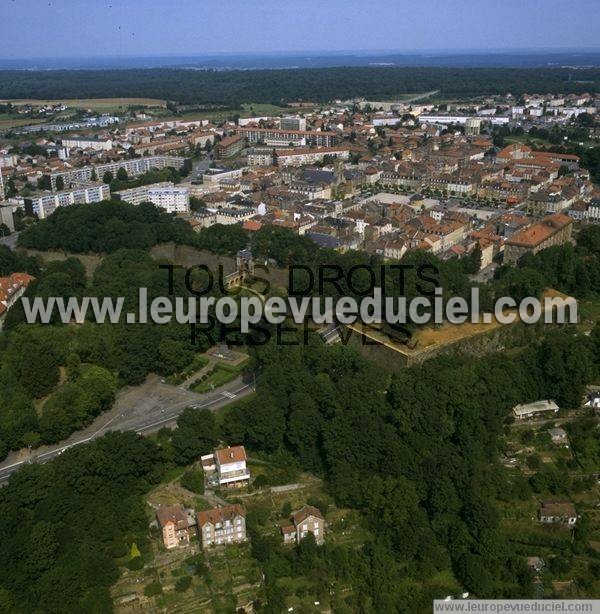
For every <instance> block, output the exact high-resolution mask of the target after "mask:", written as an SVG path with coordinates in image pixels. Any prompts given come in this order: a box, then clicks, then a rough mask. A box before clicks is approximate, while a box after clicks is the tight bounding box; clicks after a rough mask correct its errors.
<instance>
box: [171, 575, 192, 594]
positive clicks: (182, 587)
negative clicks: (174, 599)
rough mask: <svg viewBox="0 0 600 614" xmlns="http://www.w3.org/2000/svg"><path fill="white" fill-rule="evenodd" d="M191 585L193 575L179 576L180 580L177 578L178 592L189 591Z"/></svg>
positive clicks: (176, 588) (176, 587) (176, 586)
mask: <svg viewBox="0 0 600 614" xmlns="http://www.w3.org/2000/svg"><path fill="white" fill-rule="evenodd" d="M191 585H192V578H191V576H182V577H181V578H179V580H177V582H175V590H176V591H177V592H178V593H185V591H187V590H188V588H190V586H191Z"/></svg>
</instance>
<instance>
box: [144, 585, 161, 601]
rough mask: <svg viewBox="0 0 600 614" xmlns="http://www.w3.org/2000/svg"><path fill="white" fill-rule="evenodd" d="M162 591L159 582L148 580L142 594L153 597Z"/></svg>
mask: <svg viewBox="0 0 600 614" xmlns="http://www.w3.org/2000/svg"><path fill="white" fill-rule="evenodd" d="M161 593H162V586H161V585H160V582H150V584H147V585H146V586H145V587H144V595H146V597H154V596H156V595H160V594H161Z"/></svg>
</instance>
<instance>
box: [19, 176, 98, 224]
mask: <svg viewBox="0 0 600 614" xmlns="http://www.w3.org/2000/svg"><path fill="white" fill-rule="evenodd" d="M109 198H110V187H109V186H108V185H107V184H105V183H100V184H93V185H88V186H81V187H78V188H74V189H71V190H61V191H60V192H44V193H42V194H37V195H32V196H30V197H28V198H25V199H24V203H25V211H26V212H27V214H28V215H32V214H33V215H37V216H38V217H39V218H40V219H44V218H46V217H48V216H49V215H50V214H52V213H54V211H56V209H58V207H68V206H69V205H76V204H81V203H99V202H100V201H102V200H108V199H109Z"/></svg>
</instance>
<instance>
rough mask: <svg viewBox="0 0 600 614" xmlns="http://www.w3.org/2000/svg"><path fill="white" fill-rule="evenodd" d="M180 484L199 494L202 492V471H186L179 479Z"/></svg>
mask: <svg viewBox="0 0 600 614" xmlns="http://www.w3.org/2000/svg"><path fill="white" fill-rule="evenodd" d="M179 482H180V483H181V485H182V486H183V487H184V488H187V489H188V490H191V491H192V492H195V493H197V494H199V495H203V494H204V473H203V472H202V471H186V473H184V474H183V475H182V476H181V479H180V480H179Z"/></svg>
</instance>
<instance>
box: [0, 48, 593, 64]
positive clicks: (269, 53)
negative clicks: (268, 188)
mask: <svg viewBox="0 0 600 614" xmlns="http://www.w3.org/2000/svg"><path fill="white" fill-rule="evenodd" d="M519 53H540V54H543V53H600V47H489V48H488V47H472V48H469V47H440V48H426V47H424V48H415V49H412V48H411V49H315V50H302V49H300V50H274V51H206V52H196V51H189V52H184V51H181V52H179V51H176V52H175V51H168V52H163V53H139V54H138V53H134V54H129V53H128V54H94V55H83V54H78V55H52V56H50V55H46V56H20V57H0V62H19V61H28V62H31V61H36V60H45V61H50V60H91V59H94V60H98V59H133V58H169V57H172V58H178V57H179V58H181V57H190V58H210V57H232V56H233V57H240V56H248V57H266V56H308V57H311V56H317V57H319V56H321V57H322V56H328V55H331V56H336V55H356V54H363V55H370V54H382V55H425V54H427V55H429V54H442V55H451V54H459V55H463V54H474V55H480V54H493V55H495V54H519Z"/></svg>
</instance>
